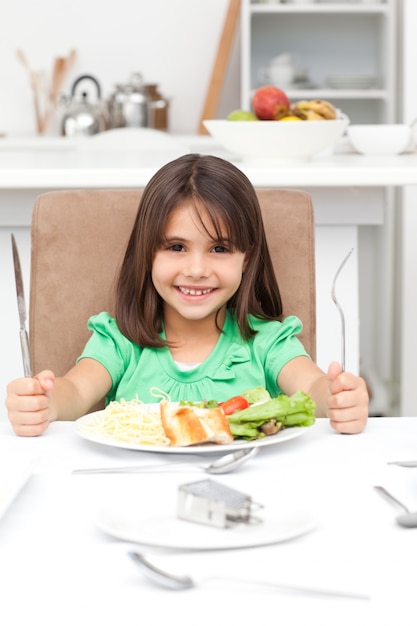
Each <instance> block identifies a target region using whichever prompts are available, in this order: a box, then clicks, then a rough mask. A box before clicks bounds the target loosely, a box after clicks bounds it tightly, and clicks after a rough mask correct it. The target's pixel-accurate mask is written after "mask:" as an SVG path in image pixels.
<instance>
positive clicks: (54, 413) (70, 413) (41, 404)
mask: <svg viewBox="0 0 417 626" xmlns="http://www.w3.org/2000/svg"><path fill="white" fill-rule="evenodd" d="M111 384H112V382H111V377H110V374H109V373H108V371H107V370H106V368H105V367H103V365H101V364H100V363H98V361H95V360H94V359H82V360H81V361H79V363H77V365H75V366H74V367H73V368H72V369H71V370H70V371H69V372H68V373H67V374H66V375H65V376H63V377H62V378H55V375H54V374H53V372H51V371H48V370H45V371H43V372H40V373H39V374H38V375H37V376H35V377H34V378H19V379H17V380H14V381H13V382H11V383H10V384H9V385H8V387H7V397H6V406H7V409H8V413H9V419H10V421H11V423H12V426H13V428H14V430H15V432H16V434H18V435H24V436H36V435H40V434H42V433H43V432H44V431H45V430H46V429H47V428H48V426H49V424H50V422H52V421H55V420H75V419H77V418H78V417H80V416H81V415H84V414H85V413H88V411H89V410H90V409H91V408H92V407H93V406H94V405H95V404H97V402H99V401H100V400H101V399H102V398H103V397H104V396H105V395H106V394H107V392H108V391H109V390H110V388H111Z"/></svg>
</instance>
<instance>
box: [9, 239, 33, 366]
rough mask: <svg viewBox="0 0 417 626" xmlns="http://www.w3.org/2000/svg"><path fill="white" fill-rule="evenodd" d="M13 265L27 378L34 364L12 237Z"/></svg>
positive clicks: (19, 272) (20, 278) (18, 265)
mask: <svg viewBox="0 0 417 626" xmlns="http://www.w3.org/2000/svg"><path fill="white" fill-rule="evenodd" d="M12 249H13V263H14V275H15V280H16V295H17V308H18V310H19V320H20V331H19V335H20V346H21V348H22V359H23V370H24V373H25V376H32V364H31V358H30V347H29V335H28V332H27V330H26V320H27V314H26V304H25V294H24V290H23V277H22V268H21V266H20V259H19V252H18V250H17V245H16V240H15V238H14V235H12Z"/></svg>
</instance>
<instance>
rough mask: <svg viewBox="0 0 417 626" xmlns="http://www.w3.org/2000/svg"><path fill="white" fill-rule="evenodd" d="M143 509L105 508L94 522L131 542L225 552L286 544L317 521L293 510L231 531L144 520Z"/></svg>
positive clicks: (171, 520) (157, 517) (170, 518)
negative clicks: (285, 542) (227, 550)
mask: <svg viewBox="0 0 417 626" xmlns="http://www.w3.org/2000/svg"><path fill="white" fill-rule="evenodd" d="M143 515H144V510H143V507H141V506H138V504H137V503H136V504H135V503H133V504H132V505H131V508H129V506H128V505H125V506H124V507H123V508H122V509H120V508H117V509H116V508H115V507H112V508H108V509H105V510H103V511H101V512H100V513H99V515H98V517H97V519H96V523H97V525H98V527H99V528H100V529H101V530H102V531H104V532H105V533H107V534H109V535H111V536H112V537H116V538H117V539H122V540H124V541H129V542H133V543H140V544H144V545H147V546H153V547H157V548H169V549H175V550H225V549H233V548H251V547H255V546H264V545H268V544H274V543H280V542H283V541H289V540H290V539H294V538H295V537H299V536H301V535H304V534H306V533H308V532H310V531H312V530H313V529H314V528H315V526H316V522H315V520H314V518H313V516H312V515H311V514H310V513H307V512H305V511H293V512H288V513H283V514H282V515H279V516H276V517H275V518H266V519H265V518H264V519H263V521H262V522H261V523H259V524H239V525H237V526H234V527H231V528H226V529H224V528H214V527H213V526H207V525H204V524H195V523H193V522H187V521H184V520H180V519H178V518H176V517H175V516H174V515H172V516H170V515H155V516H151V517H147V518H145V519H144V517H143Z"/></svg>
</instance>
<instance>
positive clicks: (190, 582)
mask: <svg viewBox="0 0 417 626" xmlns="http://www.w3.org/2000/svg"><path fill="white" fill-rule="evenodd" d="M128 555H129V556H130V558H131V559H133V561H134V562H135V563H136V564H137V565H139V567H140V568H141V569H142V571H143V573H144V574H145V575H146V576H147V577H148V578H149V580H151V581H152V582H154V583H156V584H157V585H159V586H160V587H165V588H166V589H171V590H173V591H182V590H185V589H192V588H193V587H199V586H201V585H204V584H206V583H210V582H213V581H225V582H227V581H228V582H233V583H235V584H237V585H239V588H241V587H249V588H252V589H255V588H263V589H270V590H271V591H274V590H275V591H290V592H297V593H305V594H309V595H319V596H333V597H339V598H352V599H356V600H369V596H367V595H362V594H356V593H350V592H346V591H337V590H333V589H319V588H317V587H303V586H302V585H291V584H287V583H279V582H269V581H267V580H254V579H245V578H238V577H235V576H227V575H225V576H208V577H207V578H202V579H200V580H196V579H195V578H192V577H191V576H188V575H187V574H185V575H184V574H172V573H171V572H167V571H166V570H163V569H161V568H160V567H158V566H156V565H155V564H154V563H152V561H150V560H149V557H145V556H144V555H143V554H141V553H140V552H136V551H131V552H128Z"/></svg>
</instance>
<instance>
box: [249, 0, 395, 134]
mask: <svg viewBox="0 0 417 626" xmlns="http://www.w3.org/2000/svg"><path fill="white" fill-rule="evenodd" d="M396 14H397V0H386V1H385V2H383V3H375V4H360V3H352V2H351V3H347V2H343V3H336V2H333V3H331V2H329V3H324V2H321V3H315V4H272V3H271V4H269V3H268V4H257V3H253V2H250V0H242V13H241V59H242V66H241V107H242V108H244V109H248V108H250V105H251V96H252V93H253V91H254V90H255V89H258V88H259V87H260V86H261V85H262V84H266V83H267V82H268V81H267V80H264V79H263V78H262V77H263V76H264V74H265V68H266V67H267V65H268V63H269V61H270V60H271V59H272V58H273V57H275V56H278V55H279V54H283V53H289V54H292V55H293V56H294V57H295V59H296V61H297V65H298V66H299V67H301V68H305V69H307V72H308V80H309V81H310V82H311V83H312V84H314V85H317V87H316V88H310V87H308V88H307V87H301V86H300V87H297V85H296V84H295V85H291V86H290V87H286V88H285V87H282V88H283V89H284V91H286V93H287V95H288V97H289V98H290V100H292V101H293V100H296V99H319V98H321V99H327V100H330V101H334V102H335V104H336V106H338V107H339V108H341V109H343V110H344V112H345V113H346V114H347V115H348V116H349V117H350V118H351V120H352V121H353V122H357V123H361V122H368V123H369V122H371V121H373V122H395V121H396V119H397V110H396V108H397V102H396V98H397V91H398V90H397V73H396V65H397V42H396V38H397V34H396ZM361 72H362V73H363V74H367V75H373V76H375V80H376V82H375V86H371V87H370V88H366V89H334V88H331V87H328V86H327V85H326V78H327V77H328V76H330V75H335V74H358V73H361ZM277 87H280V85H277Z"/></svg>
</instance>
